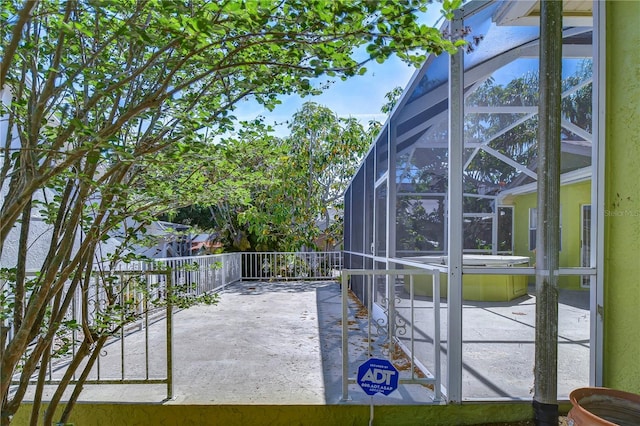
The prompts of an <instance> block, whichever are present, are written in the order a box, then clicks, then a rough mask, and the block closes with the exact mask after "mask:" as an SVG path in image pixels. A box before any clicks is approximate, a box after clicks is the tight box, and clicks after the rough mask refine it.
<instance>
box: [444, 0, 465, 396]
mask: <svg viewBox="0 0 640 426" xmlns="http://www.w3.org/2000/svg"><path fill="white" fill-rule="evenodd" d="M462 27H463V15H462V11H461V10H458V11H456V13H455V16H454V19H453V21H451V34H452V35H454V36H455V35H456V34H460V33H461V30H462ZM463 55H464V51H463V50H462V48H460V49H458V51H457V52H456V53H455V54H453V55H451V59H450V63H449V183H448V188H447V199H448V213H449V221H448V227H447V228H448V241H449V244H448V259H449V261H448V264H449V270H448V274H449V283H448V284H449V292H448V300H447V302H448V303H447V313H448V318H449V321H448V336H449V337H448V340H449V347H448V363H447V368H448V375H447V377H448V383H447V389H448V395H447V396H448V399H449V401H450V402H454V403H455V402H461V401H462V220H463V215H462V213H463V211H462V200H463V186H462V178H463V171H464V170H463V168H464V160H463V152H464V56H463Z"/></svg>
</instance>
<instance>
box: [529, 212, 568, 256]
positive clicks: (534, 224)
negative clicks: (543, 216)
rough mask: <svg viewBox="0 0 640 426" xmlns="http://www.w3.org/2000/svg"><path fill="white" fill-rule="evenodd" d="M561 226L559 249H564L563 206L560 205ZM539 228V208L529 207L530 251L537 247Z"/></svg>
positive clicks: (559, 219)
mask: <svg viewBox="0 0 640 426" xmlns="http://www.w3.org/2000/svg"><path fill="white" fill-rule="evenodd" d="M558 221H559V224H558V225H559V228H560V241H559V243H560V244H559V247H558V250H562V206H560V217H559V218H558ZM537 229H538V209H537V208H530V209H529V251H533V250H535V249H536V231H537Z"/></svg>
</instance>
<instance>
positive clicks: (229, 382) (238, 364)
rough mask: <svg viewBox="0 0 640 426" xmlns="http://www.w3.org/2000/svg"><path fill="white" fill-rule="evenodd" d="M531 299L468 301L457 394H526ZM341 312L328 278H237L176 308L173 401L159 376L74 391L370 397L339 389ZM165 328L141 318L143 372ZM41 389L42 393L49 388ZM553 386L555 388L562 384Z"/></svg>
mask: <svg viewBox="0 0 640 426" xmlns="http://www.w3.org/2000/svg"><path fill="white" fill-rule="evenodd" d="M569 296H570V297H569ZM569 296H565V297H563V298H562V300H561V302H562V304H561V306H560V312H561V313H560V322H561V325H560V334H561V339H562V340H561V342H560V343H561V344H560V353H561V361H560V363H559V368H560V369H561V370H563V371H564V373H562V374H561V376H560V377H561V379H562V380H565V382H563V383H564V384H563V385H562V386H561V387H560V388H561V389H559V392H565V388H570V389H573V388H575V387H578V386H579V385H585V384H587V383H586V382H585V381H586V380H587V376H586V372H587V371H588V356H589V348H588V332H589V327H588V306H584V300H583V299H584V294H581V292H578V293H576V294H570V295H569ZM587 296H588V295H587ZM566 297H569V299H567V298H566ZM407 298H408V295H406V294H401V295H400V303H399V304H398V312H399V314H400V315H405V316H407V317H408V314H407V311H406V306H407V300H408V299H407ZM586 300H587V301H588V298H587V299H586ZM443 302H444V300H443ZM414 304H415V305H414V306H415V308H416V316H415V319H414V322H415V334H416V349H415V351H416V353H417V357H418V359H420V361H421V362H423V363H424V364H425V365H426V366H428V367H430V364H431V363H432V360H429V358H428V356H427V355H425V354H430V353H433V339H432V335H430V330H431V329H432V328H433V325H431V324H427V323H426V322H425V321H427V319H428V318H432V315H431V314H429V313H428V311H429V310H431V311H432V310H433V302H432V301H431V300H429V299H427V298H422V299H420V298H416V300H414ZM359 309H360V307H359V306H358V305H357V304H356V303H355V302H354V301H353V300H350V302H349V338H350V339H349V341H350V344H349V351H350V355H349V358H350V361H351V362H350V365H349V372H350V373H349V374H350V377H355V375H356V371H357V367H358V366H359V365H360V364H361V363H362V362H364V361H365V360H366V359H367V357H368V353H367V346H368V342H369V340H368V338H367V335H366V334H365V331H366V319H362V318H360V319H358V318H356V317H355V314H356V313H357V312H358V310H359ZM441 309H442V310H443V311H442V313H441V318H442V320H443V322H442V325H441V331H443V335H442V344H441V352H442V360H443V370H442V371H443V375H444V376H445V377H446V352H447V341H446V317H447V316H446V304H444V303H443V305H442V306H441ZM534 310H535V303H534V299H533V298H532V297H531V296H526V297H523V298H520V299H517V300H515V301H512V302H501V303H490V302H477V303H476V302H473V303H465V307H464V311H463V318H464V330H463V336H464V340H465V342H464V343H463V364H464V372H463V391H464V392H465V396H466V395H470V396H471V398H473V399H494V398H497V399H501V398H502V399H520V398H524V399H526V398H527V397H528V395H529V393H528V390H529V388H530V387H531V386H532V379H533V376H532V366H533V363H532V362H533V361H532V360H533V331H532V330H533V323H532V321H533V319H534V317H535V316H534V314H533V312H534ZM341 315H342V313H341V295H340V286H339V285H338V283H336V282H326V281H323V282H269V283H265V282H240V283H235V284H232V285H230V286H228V287H227V288H226V289H225V290H224V291H223V292H222V293H221V297H220V302H219V304H217V305H214V306H195V307H192V308H189V309H186V310H182V311H179V312H177V313H175V314H174V317H173V324H174V335H173V336H174V337H173V351H174V357H173V359H174V369H173V377H174V398H173V399H172V400H168V401H165V398H166V386H165V385H87V386H85V389H84V391H83V393H82V395H81V397H80V400H81V401H83V402H116V403H117V402H127V403H135V402H144V403H163V404H196V405H197V404H202V405H204V404H209V405H223V404H224V405H234V404H238V405H253V404H255V405H270V404H275V405H277V404H281V405H326V404H369V403H370V402H371V398H370V397H369V396H368V395H366V394H365V393H364V392H363V391H362V390H361V389H360V388H359V386H358V385H357V384H352V385H350V386H349V400H348V401H343V400H342V383H341V378H342V325H341V324H342V319H341ZM585 321H586V327H585ZM165 329H166V324H165V322H164V320H160V321H157V322H156V323H154V324H153V325H152V326H151V327H149V345H150V351H149V361H150V368H149V376H150V377H161V376H162V375H163V374H165V373H164V366H165V359H166V358H165V354H166V351H165V347H166V338H165V336H166V334H165V331H164V330H165ZM585 336H586V339H587V340H585ZM144 337H145V333H144V332H143V331H139V332H135V333H131V334H129V335H128V336H127V337H126V348H125V358H126V359H127V360H128V361H127V363H126V366H125V372H126V374H125V375H126V376H127V377H132V376H136V377H139V376H141V375H144V374H145V371H144V370H145V367H144V365H145V361H144V359H145V356H144V351H143V348H144V341H145V339H144ZM429 345H431V346H429ZM372 346H373V347H374V352H377V353H374V355H375V356H381V355H382V356H383V354H382V353H381V352H380V351H382V350H383V349H384V347H383V346H384V345H383V344H381V343H380V342H379V341H373V342H372ZM103 355H104V356H102V357H101V372H102V374H103V375H104V373H105V372H111V371H113V372H114V373H113V374H115V375H117V374H120V369H121V366H120V364H119V360H120V359H121V346H120V344H119V343H118V342H117V341H116V342H114V343H113V344H112V345H110V346H107V347H106V348H105V350H104V353H103ZM401 374H402V372H401ZM405 374H406V373H405ZM443 383H446V382H445V381H444V380H443ZM565 385H566V386H565ZM570 389H569V390H570ZM46 392H47V393H46V394H45V398H44V399H45V400H46V399H47V395H48V396H50V395H51V394H52V392H53V390H52V389H46ZM567 394H568V393H567ZM560 397H561V399H563V398H562V394H561V395H560ZM373 400H374V403H375V404H378V405H382V404H385V405H386V404H395V405H397V404H424V403H431V402H433V393H432V391H431V390H430V389H428V388H427V387H425V386H423V385H419V384H411V385H400V387H399V389H398V390H397V391H395V392H393V393H392V394H391V395H389V396H382V395H376V396H375V397H374V399H373Z"/></svg>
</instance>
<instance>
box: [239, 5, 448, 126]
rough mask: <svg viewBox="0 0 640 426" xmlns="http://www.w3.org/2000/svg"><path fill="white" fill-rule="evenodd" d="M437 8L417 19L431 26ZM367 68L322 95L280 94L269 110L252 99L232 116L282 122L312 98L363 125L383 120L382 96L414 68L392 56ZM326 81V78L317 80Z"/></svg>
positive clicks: (402, 83) (403, 82) (403, 83)
mask: <svg viewBox="0 0 640 426" xmlns="http://www.w3.org/2000/svg"><path fill="white" fill-rule="evenodd" d="M440 9H441V5H440V4H438V2H434V3H433V4H432V5H431V6H430V7H429V8H428V10H427V13H426V14H425V15H424V16H423V17H421V18H420V20H421V21H423V22H426V23H428V24H430V25H433V24H434V23H435V22H436V21H437V20H438V18H439V17H440V16H441V11H440ZM440 24H441V22H438V24H437V25H438V26H439V25H440ZM366 68H367V73H366V74H365V75H362V76H355V77H351V78H350V79H347V80H346V81H342V80H340V79H339V78H336V79H331V80H330V81H333V83H332V84H331V86H330V87H329V88H328V89H326V90H325V91H324V93H323V94H322V95H319V96H312V97H306V98H301V97H300V96H297V95H291V96H283V97H281V98H280V100H281V101H282V104H280V105H278V106H277V107H276V109H275V110H274V111H271V112H270V111H267V110H266V109H264V108H263V107H262V106H260V105H258V104H257V103H255V102H251V101H247V102H242V103H240V105H239V106H238V108H237V109H236V110H235V111H234V115H235V116H236V117H237V118H238V119H239V120H252V119H255V118H256V117H257V116H259V115H262V116H264V117H265V119H266V122H267V123H268V124H273V123H274V122H276V123H283V122H286V121H287V120H289V119H291V117H292V116H293V114H294V113H295V112H296V111H298V110H299V109H300V108H301V107H302V104H304V103H305V102H309V101H311V102H315V103H317V104H320V105H323V106H326V107H328V108H330V109H331V110H333V111H334V112H335V113H336V114H338V116H340V117H355V118H357V119H358V120H360V122H362V124H363V125H365V126H366V125H367V124H368V122H369V121H370V120H377V121H379V122H382V123H383V122H384V121H385V120H386V116H385V114H382V113H381V112H380V108H381V107H382V106H383V105H384V104H385V103H387V99H386V98H385V95H386V94H387V93H388V92H390V91H391V90H393V88H394V87H396V86H401V87H402V88H405V87H406V85H407V83H408V82H409V80H410V79H411V76H412V75H413V73H414V72H415V71H416V68H415V67H413V66H410V65H407V64H405V63H403V62H402V61H400V60H399V59H398V58H396V57H395V56H394V57H392V58H390V59H389V60H388V61H386V62H385V63H384V64H378V63H377V62H375V61H372V62H370V63H368V64H367V65H366ZM325 81H327V79H326V78H325V79H321V80H320V82H325ZM288 133H289V131H288V129H287V128H286V125H281V126H278V127H277V128H276V134H277V135H278V136H285V135H287V134H288Z"/></svg>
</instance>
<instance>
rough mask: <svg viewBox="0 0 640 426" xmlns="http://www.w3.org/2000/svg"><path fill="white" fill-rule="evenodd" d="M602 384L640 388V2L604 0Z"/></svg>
mask: <svg viewBox="0 0 640 426" xmlns="http://www.w3.org/2000/svg"><path fill="white" fill-rule="evenodd" d="M606 19H607V28H606V119H605V120H606V123H605V143H606V147H605V151H606V156H605V205H604V208H605V218H604V226H605V247H604V256H605V259H604V366H603V372H604V385H605V386H609V387H614V388H618V389H621V390H626V391H630V392H635V393H640V363H639V362H638V356H639V355H640V334H639V333H638V320H639V319H640V314H639V312H640V54H639V53H638V46H640V25H639V23H640V2H637V1H607V2H606Z"/></svg>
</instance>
